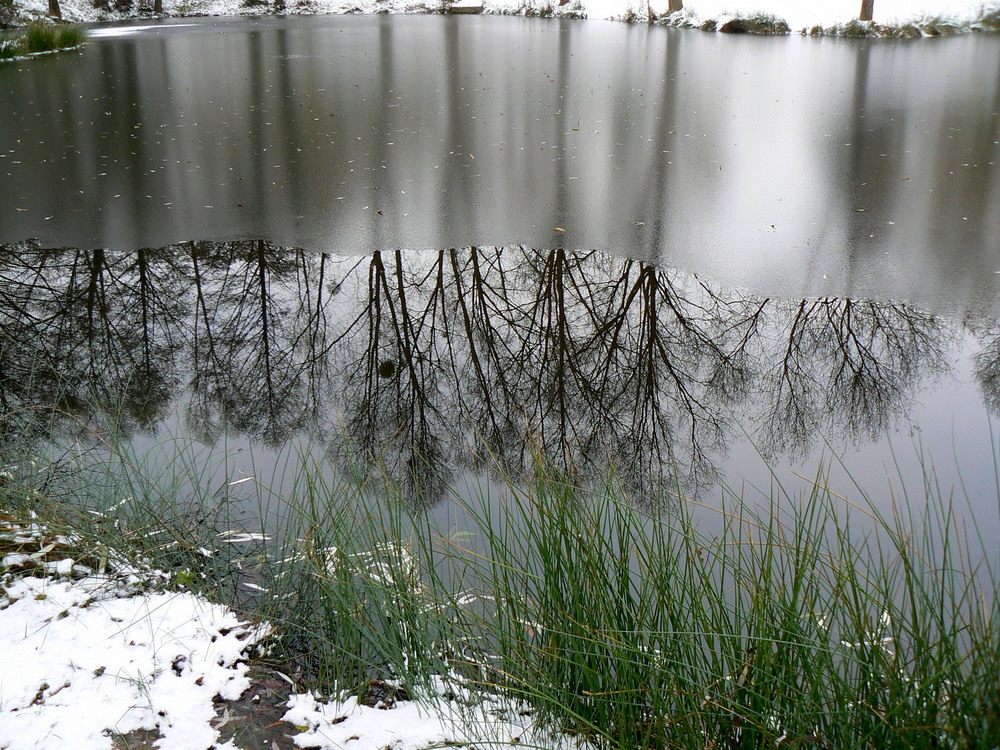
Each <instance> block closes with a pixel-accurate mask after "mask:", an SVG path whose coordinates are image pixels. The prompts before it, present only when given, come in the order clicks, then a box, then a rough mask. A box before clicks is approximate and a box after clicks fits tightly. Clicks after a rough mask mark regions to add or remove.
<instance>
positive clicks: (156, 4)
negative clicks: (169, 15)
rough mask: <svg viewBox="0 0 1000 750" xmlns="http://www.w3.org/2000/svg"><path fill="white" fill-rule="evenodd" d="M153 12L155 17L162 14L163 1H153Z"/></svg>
mask: <svg viewBox="0 0 1000 750" xmlns="http://www.w3.org/2000/svg"><path fill="white" fill-rule="evenodd" d="M153 12H154V13H156V14H157V15H162V14H163V0H153Z"/></svg>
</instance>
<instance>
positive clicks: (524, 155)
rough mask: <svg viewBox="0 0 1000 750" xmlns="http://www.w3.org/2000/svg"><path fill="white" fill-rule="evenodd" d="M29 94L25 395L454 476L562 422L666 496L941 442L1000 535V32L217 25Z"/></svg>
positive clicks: (891, 468)
mask: <svg viewBox="0 0 1000 750" xmlns="http://www.w3.org/2000/svg"><path fill="white" fill-rule="evenodd" d="M0 101H2V102H3V107H2V108H0V242H5V243H7V244H6V245H4V246H3V248H2V253H0V258H2V260H0V264H2V265H0V286H2V289H0V295H2V298H0V326H2V327H3V346H2V348H0V358H2V368H3V369H2V377H0V388H2V398H3V403H4V405H5V406H10V405H39V404H44V403H46V402H47V400H48V401H51V399H52V395H53V393H54V392H55V384H56V382H57V381H58V382H60V383H63V384H65V383H68V384H69V385H70V386H71V388H72V389H73V391H72V395H71V398H70V399H69V401H68V402H67V403H69V405H70V406H72V407H73V409H75V410H78V413H80V414H83V415H86V414H88V413H89V409H91V408H92V407H94V406H95V405H96V404H95V403H94V401H95V398H94V394H95V393H96V394H98V397H97V398H96V400H97V401H99V400H100V394H111V393H122V392H124V393H126V394H127V399H128V404H129V411H128V414H127V417H128V418H127V419H126V427H127V429H129V430H131V431H132V433H133V434H134V436H135V439H136V441H137V444H142V441H144V440H145V441H149V442H155V440H156V439H157V438H156V436H157V435H159V436H162V435H163V434H165V432H167V431H169V432H170V434H174V435H177V434H180V435H187V436H192V437H194V438H196V439H198V440H200V441H202V442H203V443H204V444H205V445H208V446H220V445H222V444H223V443H224V444H225V445H226V446H233V445H241V446H246V447H251V446H253V447H254V449H255V451H257V456H258V458H257V459H256V460H257V461H258V462H261V461H262V462H263V463H264V464H266V463H267V460H268V459H265V458H261V457H262V456H266V455H277V454H278V453H280V450H281V446H287V445H289V444H290V443H294V441H296V440H298V439H300V438H301V436H303V435H305V434H311V435H314V436H317V437H318V438H319V439H320V441H321V444H323V445H324V446H325V448H324V450H323V453H324V457H325V458H328V459H330V465H331V466H332V467H338V466H340V467H342V466H343V465H345V462H347V461H348V454H349V452H350V451H349V450H348V448H347V446H348V444H349V445H350V450H356V451H361V455H365V453H366V452H367V453H368V454H375V455H378V456H379V457H380V458H381V459H383V460H384V461H385V462H386V463H387V464H388V465H389V467H390V469H391V470H392V471H394V472H396V473H398V474H399V476H400V477H402V478H406V477H409V478H410V479H412V478H413V477H414V476H417V477H420V482H419V484H420V490H419V495H420V500H421V502H428V503H433V502H435V501H436V500H437V499H439V498H440V497H442V496H444V495H445V494H447V492H448V491H449V490H448V488H450V487H451V488H454V487H456V486H459V485H461V484H462V483H463V482H465V481H467V480H468V479H469V478H470V477H472V478H476V477H480V478H481V476H482V475H481V473H480V472H481V471H482V464H481V463H480V462H479V460H478V459H477V456H482V455H484V454H489V455H491V456H493V457H494V459H495V460H497V461H499V462H500V464H501V465H502V466H504V467H505V468H506V469H508V470H510V471H511V472H513V473H514V474H517V473H518V472H520V471H522V470H523V469H524V468H525V465H526V464H527V463H530V461H531V449H532V447H534V448H536V449H539V448H540V449H542V450H544V452H545V453H546V454H547V455H549V456H550V457H551V458H552V459H553V460H555V461H556V462H557V463H560V462H561V464H562V465H563V466H565V467H567V468H571V469H572V470H573V471H575V472H578V473H579V474H580V475H582V476H584V477H587V476H592V475H594V476H596V475H597V474H599V473H600V472H601V471H603V470H606V469H608V468H613V469H615V470H617V471H618V472H620V473H621V474H622V475H623V476H625V477H626V478H627V479H628V481H629V482H630V483H631V485H632V486H633V487H634V488H635V490H636V492H637V493H638V494H640V495H643V496H645V497H647V498H649V497H653V496H656V495H657V493H659V492H660V490H662V488H663V487H665V486H668V485H669V486H671V487H672V491H673V492H674V494H677V493H678V492H681V493H685V494H688V495H690V496H695V497H705V498H709V497H712V496H713V493H716V492H717V489H718V486H719V483H720V482H727V483H729V484H730V485H732V486H734V487H736V488H737V489H738V488H740V487H741V486H743V483H744V482H746V483H749V484H753V485H757V486H760V487H761V488H763V489H764V490H765V491H766V490H767V486H768V484H769V482H770V481H771V475H770V473H769V470H768V466H770V467H771V468H773V469H775V470H776V471H777V472H779V474H780V475H781V476H786V477H787V476H792V475H793V473H794V472H798V473H802V474H806V475H813V474H814V472H815V471H816V466H817V463H818V462H819V461H820V459H821V458H823V457H826V458H827V459H829V458H830V456H832V455H837V456H841V457H843V459H844V461H845V463H846V465H847V466H848V467H849V470H850V474H851V476H852V477H854V478H855V479H857V480H858V481H859V482H861V483H864V484H865V486H867V487H869V488H872V489H871V491H872V492H873V494H876V495H880V494H881V495H882V496H884V497H885V502H886V503H888V502H889V498H890V493H889V491H888V490H883V489H882V488H885V487H887V486H888V479H887V477H895V476H896V475H897V474H899V473H901V474H903V475H904V476H906V477H908V478H909V479H910V481H913V482H915V483H916V485H917V486H918V487H921V486H922V484H923V479H922V472H923V471H925V470H927V469H928V467H931V466H933V469H934V471H936V472H937V481H938V482H939V484H941V485H942V486H943V487H944V488H945V490H944V493H943V494H945V495H947V494H948V493H949V492H951V489H952V488H955V490H956V492H957V493H958V494H960V495H961V496H962V497H963V498H964V497H965V496H968V497H969V502H970V503H971V505H972V512H971V515H969V516H968V519H975V523H976V524H978V525H979V527H980V529H981V530H984V531H985V533H987V534H993V535H994V536H995V535H997V534H1000V528H998V524H1000V519H998V507H997V487H996V484H997V483H996V468H995V467H996V463H995V460H994V457H995V453H996V451H997V445H996V438H995V437H994V435H993V433H992V431H991V424H990V418H991V415H992V414H994V413H995V411H996V409H997V405H998V403H1000V395H998V390H997V383H998V382H1000V374H998V373H1000V364H998V362H1000V357H998V354H997V352H998V351H1000V344H998V336H1000V322H998V311H1000V300H998V294H997V293H998V284H1000V273H998V272H1000V211H998V210H997V208H996V207H997V206H1000V168H998V167H997V161H998V157H1000V114H998V113H1000V37H997V36H986V35H968V36H963V37H956V38H949V39H937V40H916V41H861V40H843V39H808V38H800V37H790V38H771V39H764V38H743V37H732V36H728V35H716V34H704V33H699V32H692V31H679V30H667V29H662V28H646V27H637V26H627V25H622V24H611V23H601V22H593V23H578V22H572V21H557V20H547V19H512V18H490V17H422V16H413V17H388V16H378V17H313V18H305V17H296V18H260V19H238V20H228V19H221V20H220V19H212V20H197V21H194V20H190V19H185V20H183V21H180V20H178V21H172V22H164V23H151V24H147V25H145V26H142V27H136V28H129V27H115V28H105V29H98V30H95V32H94V38H93V39H92V41H91V42H90V43H89V44H88V46H87V47H86V48H85V49H84V50H83V51H81V52H78V53H67V54H62V55H57V56H52V57H49V58H44V59H36V60H31V61H29V62H24V63H17V64H7V65H4V66H0ZM27 238H38V241H37V242H36V243H27V244H23V243H22V241H24V240H26V239H27ZM191 240H197V241H195V242H190V241H191ZM19 243H22V244H19ZM52 248H64V249H61V250H58V251H56V250H52ZM65 248H78V249H65ZM143 248H144V249H143ZM292 248H303V249H302V250H299V249H292ZM452 248H454V249H452ZM563 248H565V249H563ZM140 249H142V250H141V251H140ZM269 452H271V453H269ZM919 452H922V453H923V455H924V460H923V466H922V467H921V465H920V464H921V462H920V461H919V460H918V459H917V458H916V455H917V453H919ZM762 456H763V460H762ZM275 460H277V459H275ZM241 470H242V469H241ZM841 480H842V481H843V482H847V483H848V484H849V483H850V480H848V479H846V478H845V477H844V476H843V475H842V476H841ZM876 488H877V489H876ZM917 494H920V493H917ZM416 495H417V493H416V492H415V495H414V496H415V497H416ZM963 502H964V500H963Z"/></svg>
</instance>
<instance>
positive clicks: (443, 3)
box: [14, 0, 1000, 31]
mask: <svg viewBox="0 0 1000 750" xmlns="http://www.w3.org/2000/svg"><path fill="white" fill-rule="evenodd" d="M47 2H48V0H14V5H15V6H16V7H17V8H18V9H20V10H21V11H22V15H23V16H24V17H39V16H44V15H46V13H47V12H48V4H47ZM60 4H61V7H62V14H63V18H65V19H66V20H68V21H74V22H77V23H92V22H96V21H101V20H116V19H123V18H127V17H128V16H129V15H134V14H129V13H125V14H122V13H115V12H110V11H99V10H97V9H96V8H94V5H93V3H92V2H91V0H61V3H60ZM134 4H135V6H136V7H137V8H138V7H140V6H141V7H147V8H149V7H152V0H135V3H134ZM453 4H454V5H456V6H458V7H460V6H467V5H482V6H483V8H484V10H485V11H486V12H490V13H519V12H524V11H525V10H527V9H534V10H536V11H545V12H549V11H552V12H556V13H560V12H566V11H567V10H568V11H569V12H572V13H573V14H574V15H582V16H585V17H588V18H593V19H623V18H630V17H631V18H635V17H638V18H647V17H648V13H649V12H650V11H652V12H653V13H654V14H656V15H663V14H665V13H666V11H667V0H649V2H647V0H572V2H570V3H568V4H567V5H566V6H562V7H560V6H559V2H558V0H456V2H454V3H452V2H450V0H286V11H287V12H288V13H352V12H353V13H357V12H361V13H377V12H391V13H408V12H428V11H434V10H439V9H442V8H445V7H448V6H450V5H453ZM273 5H274V3H273V0H271V1H269V2H261V3H255V4H249V5H248V4H247V2H246V0H163V8H164V12H165V13H166V14H167V15H174V16H176V15H187V14H200V15H211V16H227V15H248V14H254V15H257V14H262V13H269V12H271V10H272V8H273ZM860 9H861V0H685V2H684V11H683V12H684V14H685V15H686V16H688V17H689V18H690V19H691V20H692V21H706V20H713V19H714V20H722V19H727V18H732V17H735V16H739V17H746V16H753V15H757V14H764V15H772V16H775V17H776V18H778V19H783V20H785V21H786V22H787V23H788V25H789V26H790V27H791V29H792V30H793V31H801V30H803V29H808V28H811V27H813V26H822V27H831V26H835V25H840V24H845V23H848V22H850V21H852V20H854V19H856V18H857V17H858V13H859V11H860ZM998 11H1000V0H875V6H874V18H873V20H874V21H875V22H876V23H878V24H882V25H888V26H902V25H905V24H910V23H920V22H923V21H928V20H931V19H933V20H935V21H937V22H939V23H947V24H952V25H954V26H958V27H967V26H968V25H969V24H970V23H971V22H973V21H974V20H976V19H978V18H982V17H983V16H984V15H986V14H987V13H990V12H998Z"/></svg>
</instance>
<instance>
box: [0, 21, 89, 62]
mask: <svg viewBox="0 0 1000 750" xmlns="http://www.w3.org/2000/svg"><path fill="white" fill-rule="evenodd" d="M86 36H87V32H86V31H85V30H84V29H83V27H82V26H77V25H74V24H50V23H46V22H44V21H35V22H33V23H31V24H29V25H28V26H27V27H25V28H24V29H23V30H22V31H21V32H19V33H18V34H15V35H14V36H12V37H9V38H7V39H3V40H0V60H9V59H12V58H15V57H22V56H24V55H32V54H39V53H45V52H53V51H56V50H61V49H71V48H73V47H79V46H80V45H81V44H83V42H84V40H85V39H86Z"/></svg>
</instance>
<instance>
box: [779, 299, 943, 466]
mask: <svg viewBox="0 0 1000 750" xmlns="http://www.w3.org/2000/svg"><path fill="white" fill-rule="evenodd" d="M783 314H784V315H786V316H787V315H789V314H790V318H791V320H790V322H789V323H788V324H786V325H781V322H780V320H779V321H776V322H777V323H778V326H779V327H778V330H779V331H781V330H786V331H787V334H786V345H785V349H784V356H783V357H782V358H781V360H780V362H778V363H777V365H776V367H775V368H774V369H773V370H772V372H771V374H770V375H768V376H767V379H769V380H770V381H771V383H772V385H771V386H770V388H769V389H768V390H769V392H770V394H771V398H770V399H769V402H770V403H771V404H772V406H771V407H770V412H769V415H768V417H767V418H766V419H765V420H764V433H763V434H764V437H765V438H766V444H767V447H768V448H770V449H771V450H778V451H784V450H791V451H794V452H802V451H804V450H806V449H807V448H808V447H809V446H810V445H811V444H812V443H813V441H815V439H816V438H817V437H818V433H825V434H826V435H827V436H832V435H833V434H835V433H837V432H839V433H841V434H843V435H844V436H845V437H847V438H849V439H851V440H855V441H856V440H859V439H861V438H868V439H873V440H874V439H877V438H878V436H879V435H881V434H883V433H884V432H885V431H886V430H887V429H888V428H889V427H890V426H891V424H892V423H893V421H894V420H895V419H896V418H897V417H899V416H900V415H901V414H902V413H903V412H904V411H905V408H906V406H907V405H908V395H909V394H910V393H912V392H913V391H914V390H915V388H916V386H917V384H918V382H919V379H920V377H921V376H922V375H923V374H925V373H933V372H937V371H940V370H941V369H942V368H943V367H944V366H945V364H944V362H945V360H944V352H943V344H944V342H945V341H947V340H948V339H950V338H952V337H953V333H951V332H949V331H948V330H947V329H946V328H945V326H944V324H943V322H942V321H941V320H939V319H938V318H936V317H935V316H933V315H930V314H927V313H921V312H918V311H916V310H913V309H912V308H910V307H909V306H907V305H903V304H897V303H891V302H864V301H854V300H846V299H832V298H823V299H818V300H812V301H808V300H803V301H801V302H798V303H797V304H796V305H795V307H794V310H793V311H789V310H788V309H787V308H786V311H785V313H783Z"/></svg>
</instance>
